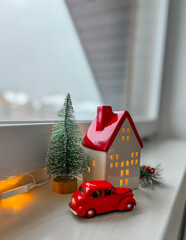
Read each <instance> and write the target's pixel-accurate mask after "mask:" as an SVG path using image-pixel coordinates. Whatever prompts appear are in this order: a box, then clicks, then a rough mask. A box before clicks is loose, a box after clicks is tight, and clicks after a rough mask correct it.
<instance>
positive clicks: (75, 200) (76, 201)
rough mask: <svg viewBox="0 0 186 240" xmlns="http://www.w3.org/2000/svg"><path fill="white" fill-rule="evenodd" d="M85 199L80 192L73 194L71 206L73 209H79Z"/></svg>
mask: <svg viewBox="0 0 186 240" xmlns="http://www.w3.org/2000/svg"><path fill="white" fill-rule="evenodd" d="M84 199H85V197H84V196H83V195H82V194H81V193H80V191H79V190H78V191H76V192H75V193H73V195H72V198H71V202H70V206H71V207H72V208H73V209H76V208H77V207H79V205H80V204H81V203H82V201H83V200H84Z"/></svg>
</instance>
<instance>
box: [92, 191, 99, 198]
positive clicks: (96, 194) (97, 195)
mask: <svg viewBox="0 0 186 240" xmlns="http://www.w3.org/2000/svg"><path fill="white" fill-rule="evenodd" d="M101 196H102V191H101V190H97V191H95V192H93V193H92V195H91V197H90V198H98V197H101Z"/></svg>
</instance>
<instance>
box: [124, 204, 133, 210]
mask: <svg viewBox="0 0 186 240" xmlns="http://www.w3.org/2000/svg"><path fill="white" fill-rule="evenodd" d="M133 207H134V203H133V202H128V203H127V205H126V207H125V211H131V210H132V209H133Z"/></svg>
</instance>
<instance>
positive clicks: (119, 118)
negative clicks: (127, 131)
mask: <svg viewBox="0 0 186 240" xmlns="http://www.w3.org/2000/svg"><path fill="white" fill-rule="evenodd" d="M126 118H127V119H128V121H129V123H130V125H131V127H132V129H133V132H134V134H135V135H136V138H137V140H138V142H139V145H140V146H141V148H143V143H142V141H141V138H140V136H139V134H138V132H137V130H136V127H135V125H134V122H133V120H132V118H131V116H130V114H129V112H127V111H114V112H113V115H112V116H111V117H110V119H109V120H108V122H107V124H106V126H105V127H104V128H103V130H101V131H97V130H96V124H97V118H95V119H94V121H93V122H92V124H91V125H90V127H89V129H88V131H87V133H86V135H85V137H84V139H83V142H82V144H83V146H84V147H87V148H90V149H94V150H97V151H103V152H107V151H108V150H109V148H110V146H111V145H112V143H113V141H114V139H115V137H116V135H117V133H118V132H119V130H120V128H121V126H122V124H123V122H124V121H125V119H126Z"/></svg>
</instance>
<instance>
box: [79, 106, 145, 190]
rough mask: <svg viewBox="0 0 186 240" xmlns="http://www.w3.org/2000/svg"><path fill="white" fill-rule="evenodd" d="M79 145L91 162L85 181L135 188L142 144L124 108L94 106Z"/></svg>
mask: <svg viewBox="0 0 186 240" xmlns="http://www.w3.org/2000/svg"><path fill="white" fill-rule="evenodd" d="M82 144H83V146H84V147H85V148H86V151H87V154H88V156H89V159H90V161H91V165H90V167H88V175H87V176H86V177H85V179H84V180H85V181H90V180H106V181H108V182H110V183H111V184H113V185H114V186H115V187H124V186H126V187H130V188H132V189H135V188H137V187H138V184H139V174H140V151H141V149H142V148H143V143H142V141H141V139H140V137H139V134H138V132H137V130H136V127H135V125H134V122H133V120H132V118H131V116H130V114H129V113H128V112H127V111H112V108H111V107H110V106H101V107H98V108H97V116H96V118H95V119H94V121H93V122H92V124H91V125H90V127H89V129H88V131H87V133H86V135H85V137H84V139H83V142H82Z"/></svg>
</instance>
